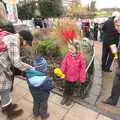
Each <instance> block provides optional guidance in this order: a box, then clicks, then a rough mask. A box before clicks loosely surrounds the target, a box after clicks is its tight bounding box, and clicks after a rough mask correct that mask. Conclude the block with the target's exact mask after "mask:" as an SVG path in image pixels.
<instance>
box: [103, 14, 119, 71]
mask: <svg viewBox="0 0 120 120" xmlns="http://www.w3.org/2000/svg"><path fill="white" fill-rule="evenodd" d="M114 18H115V16H113V17H111V18H109V19H108V20H107V21H106V22H105V23H104V25H103V28H102V31H103V34H104V38H103V47H102V70H103V71H105V72H111V70H110V67H111V64H112V62H113V58H114V55H113V54H112V51H111V49H110V45H112V44H116V45H118V36H119V34H118V32H117V30H116V29H115V26H114Z"/></svg>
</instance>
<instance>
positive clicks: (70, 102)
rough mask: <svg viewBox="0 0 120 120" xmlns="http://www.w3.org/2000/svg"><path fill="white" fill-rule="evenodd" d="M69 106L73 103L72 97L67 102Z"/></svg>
mask: <svg viewBox="0 0 120 120" xmlns="http://www.w3.org/2000/svg"><path fill="white" fill-rule="evenodd" d="M65 104H66V105H67V106H69V105H71V104H72V98H71V97H69V98H68V99H67V101H66V103H65Z"/></svg>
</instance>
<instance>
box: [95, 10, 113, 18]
mask: <svg viewBox="0 0 120 120" xmlns="http://www.w3.org/2000/svg"><path fill="white" fill-rule="evenodd" d="M111 15H112V13H111V12H108V11H98V12H96V16H97V17H110V16H111Z"/></svg>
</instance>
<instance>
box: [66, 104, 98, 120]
mask: <svg viewBox="0 0 120 120" xmlns="http://www.w3.org/2000/svg"><path fill="white" fill-rule="evenodd" d="M97 114H98V113H97V112H94V111H92V110H90V109H87V108H85V107H83V106H81V105H79V104H75V105H74V106H73V107H72V109H71V110H70V111H69V113H68V114H67V115H66V116H65V118H64V120H96V116H97Z"/></svg>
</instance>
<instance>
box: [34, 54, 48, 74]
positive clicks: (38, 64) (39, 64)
mask: <svg viewBox="0 0 120 120" xmlns="http://www.w3.org/2000/svg"><path fill="white" fill-rule="evenodd" d="M33 66H34V67H35V69H36V70H37V71H40V72H43V73H45V74H47V73H48V63H47V61H46V59H45V58H44V57H42V56H37V57H36V58H35V60H33Z"/></svg>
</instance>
